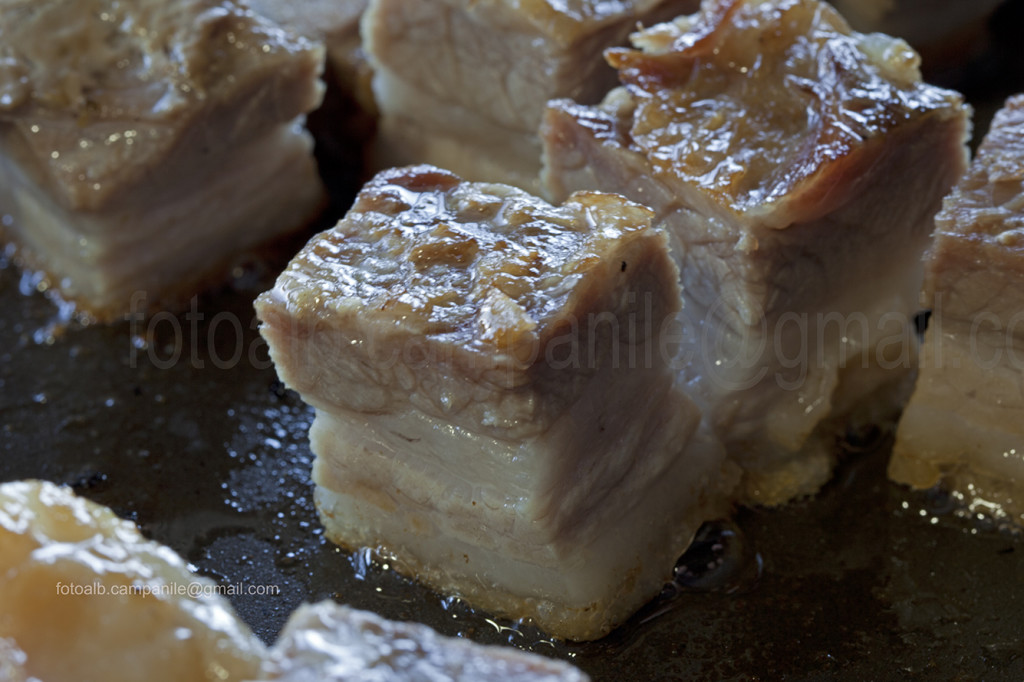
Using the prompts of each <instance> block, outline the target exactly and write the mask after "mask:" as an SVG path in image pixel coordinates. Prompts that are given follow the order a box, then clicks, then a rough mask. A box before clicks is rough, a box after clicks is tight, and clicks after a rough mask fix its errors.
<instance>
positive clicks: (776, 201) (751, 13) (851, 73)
mask: <svg viewBox="0 0 1024 682" xmlns="http://www.w3.org/2000/svg"><path fill="white" fill-rule="evenodd" d="M633 42H634V44H635V46H636V49H632V50H629V49H618V50H611V51H609V53H608V55H607V56H608V59H609V61H610V63H612V64H613V65H614V66H615V67H616V68H617V69H618V70H619V74H620V78H621V79H622V81H623V83H624V86H623V87H622V88H618V89H616V90H613V91H612V92H610V93H609V94H608V96H607V97H606V98H605V99H604V101H603V102H602V103H601V104H600V105H599V106H585V105H580V104H578V103H575V102H572V101H569V100H558V101H554V102H552V103H551V104H550V105H549V108H548V110H547V112H546V115H545V123H544V133H543V137H544V145H545V150H544V153H545V164H546V167H545V171H544V177H545V185H546V188H547V191H548V192H549V193H550V195H551V196H552V197H553V198H554V199H559V198H561V197H564V196H566V195H567V194H568V193H569V192H572V191H576V190H581V189H592V190H600V191H608V192H619V193H622V194H624V195H625V196H627V197H629V198H631V199H633V200H634V201H638V202H642V203H644V204H645V205H647V206H649V207H651V208H652V209H653V210H654V211H655V212H656V214H657V218H656V224H658V225H660V226H663V227H664V228H665V229H666V230H667V231H668V233H669V235H670V239H671V240H672V243H673V251H674V255H675V258H676V260H677V262H678V264H679V267H680V272H681V282H682V290H683V297H684V300H685V303H684V308H683V318H682V319H683V323H684V324H685V327H686V334H685V336H686V338H687V340H686V341H685V342H684V343H683V350H682V352H681V353H680V356H679V363H678V367H679V369H680V380H681V382H683V383H685V384H686V385H687V386H688V387H689V389H690V390H691V391H692V393H693V395H694V396H695V397H696V398H697V400H698V402H700V403H701V404H702V405H704V406H705V407H706V409H707V410H709V412H710V413H711V414H712V418H713V420H714V421H715V423H716V424H717V428H718V432H719V433H720V434H721V435H722V437H723V438H724V439H725V440H726V445H727V449H728V450H730V454H731V456H732V457H734V458H735V459H736V461H737V462H738V463H739V464H740V465H741V466H742V467H743V469H744V471H745V476H744V483H743V491H742V495H743V498H744V499H745V500H747V501H749V502H757V503H762V504H776V503H781V502H785V501H786V500H789V499H791V498H793V497H795V496H798V495H804V494H810V493H813V492H815V491H816V490H817V489H818V488H819V486H821V485H822V484H823V483H824V482H825V481H826V480H827V478H828V477H829V475H830V473H831V471H832V468H833V464H834V458H835V451H836V447H835V438H836V433H837V432H840V431H844V430H845V429H846V428H847V427H848V426H849V425H850V424H851V420H853V421H856V422H861V421H867V422H874V421H878V420H879V419H881V418H882V417H885V416H886V415H887V414H888V416H889V417H890V419H891V418H892V417H894V416H895V411H896V410H897V409H898V405H899V404H900V402H901V401H902V400H905V398H906V392H907V390H909V386H908V381H907V379H908V373H910V372H911V371H912V369H913V367H914V366H915V361H914V360H913V357H914V353H915V352H916V349H915V346H914V340H913V339H914V337H913V329H912V327H913V325H912V324H911V321H912V319H913V315H914V313H915V311H916V310H917V306H918V292H919V291H920V284H921V278H922V267H921V264H920V257H921V254H922V252H923V251H924V249H925V247H926V245H927V243H928V236H929V233H930V231H931V221H932V218H933V216H934V214H935V212H936V211H937V210H938V208H939V205H940V203H941V199H942V196H943V195H944V194H945V193H946V192H947V191H948V189H949V187H950V186H951V185H952V184H953V183H954V182H955V180H956V178H957V176H958V174H959V173H960V172H961V171H962V170H963V168H964V167H965V164H966V149H965V146H964V142H965V140H966V137H967V129H968V111H967V109H966V107H965V106H964V105H963V103H962V100H961V97H960V96H959V95H957V94H956V93H953V92H949V91H946V90H941V89H938V88H934V87H931V86H928V85H925V84H923V83H921V82H920V78H919V74H918V61H917V57H916V55H915V53H914V52H913V51H912V50H911V49H910V48H909V47H907V46H906V44H905V43H903V42H902V41H899V40H895V39H891V38H888V37H886V36H883V35H878V34H873V35H861V34H858V33H855V32H851V31H850V29H849V28H848V27H847V25H846V23H845V22H844V20H843V19H842V18H841V17H840V16H839V15H838V14H837V13H836V12H835V11H834V10H833V9H831V7H829V6H828V5H826V4H824V3H821V2H817V0H771V1H769V2H755V1H753V0H751V1H743V0H713V1H709V2H706V3H705V4H704V6H703V8H702V10H701V12H700V13H698V14H695V15H692V16H686V17H681V18H678V19H676V20H675V21H673V22H670V23H666V24H662V25H659V26H655V27H652V28H650V29H649V30H646V31H643V32H640V33H638V34H636V35H634V36H633ZM869 397H870V398H869ZM854 411H857V412H859V413H861V414H859V415H856V416H855V415H854V414H853V412H854ZM855 417H856V418H855Z"/></svg>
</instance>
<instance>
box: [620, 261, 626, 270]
mask: <svg viewBox="0 0 1024 682" xmlns="http://www.w3.org/2000/svg"><path fill="white" fill-rule="evenodd" d="M625 271H626V261H622V268H621V272H625Z"/></svg>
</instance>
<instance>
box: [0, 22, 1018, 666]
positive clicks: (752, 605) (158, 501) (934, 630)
mask: <svg viewBox="0 0 1024 682" xmlns="http://www.w3.org/2000/svg"><path fill="white" fill-rule="evenodd" d="M1014 6H1015V7H1016V8H1018V9H1019V8H1020V3H1014ZM1020 14H1021V12H1019V11H1017V12H1016V14H1012V15H1011V16H1015V17H1018V18H1019V16H1020ZM1011 34H1012V35H1013V36H1016V35H1017V34H1016V33H1015V32H1011ZM1000 45H1001V43H997V44H996V48H997V49H994V50H991V51H989V52H988V53H987V54H988V56H987V57H986V58H985V59H983V60H982V61H980V62H978V63H977V64H975V65H973V66H972V67H971V69H970V70H967V71H965V72H963V73H960V74H959V77H960V78H962V79H966V80H963V83H962V86H963V89H964V90H965V91H966V92H967V93H968V95H969V96H971V97H972V98H973V99H974V101H975V103H976V104H978V105H979V107H978V108H979V112H980V115H979V117H978V121H979V123H978V128H979V129H980V130H981V131H983V130H984V128H985V127H986V125H987V124H986V123H985V121H986V120H987V116H988V115H990V114H989V113H987V112H991V110H992V103H993V102H997V101H1000V100H1001V98H1002V97H1003V96H1005V95H1006V94H1008V93H1009V92H1010V91H1013V90H1024V78H1022V77H1021V76H1022V74H1024V68H1022V66H1021V61H1022V60H1021V57H1020V53H1019V51H1017V50H1016V47H1014V48H1013V50H1010V51H1009V52H1006V51H1005V50H1003V51H1000V49H1001V48H999V46H1000ZM1014 45H1015V43H1014ZM1006 59H1015V60H1017V61H1015V62H1013V64H1011V66H1014V65H1015V66H1014V69H1016V70H1010V71H1007V68H1008V67H1007V65H1006V61H1005V60H1006ZM986 60H987V61H986ZM1007 73H1010V74H1011V75H1013V76H1014V78H1017V79H1018V80H1016V81H1013V82H1012V83H1010V84H1009V85H1007V82H1006V77H1005V76H1006V74H1007ZM1018 86H1019V87H1018ZM972 88H973V90H972ZM338 196H340V197H342V199H341V200H340V201H341V202H343V201H344V198H343V197H344V196H346V195H345V191H344V190H341V191H338V192H336V197H338ZM279 255H280V259H279V261H283V260H284V259H286V258H287V256H288V254H287V253H281V254H279ZM0 265H2V266H0V481H7V480H15V479H22V478H44V479H48V480H51V481H55V482H58V483H62V484H67V485H70V486H72V487H73V488H74V489H75V490H76V491H78V492H79V493H80V494H82V495H84V496H86V497H89V498H91V499H93V500H96V501H98V502H100V503H103V504H106V505H109V506H110V507H112V508H113V509H114V510H115V511H116V512H117V513H118V514H119V515H121V516H123V517H125V518H128V519H131V520H133V521H135V522H136V523H137V524H139V526H140V527H141V528H142V530H143V531H144V532H145V534H146V535H148V536H149V537H151V538H154V539H156V540H158V541H160V542H163V543H166V544H167V545H169V546H171V547H172V548H173V549H175V550H176V551H178V552H179V553H180V554H182V555H183V556H185V557H186V558H187V559H188V561H189V562H190V563H191V564H192V565H193V566H194V567H195V568H196V570H197V571H198V572H200V573H203V574H205V575H209V576H211V577H213V578H214V579H216V580H218V581H220V582H222V583H223V584H225V585H242V584H245V585H254V586H273V588H274V589H273V590H272V591H273V592H274V594H263V595H244V594H232V596H231V597H230V598H231V599H232V601H233V603H234V605H235V607H236V608H237V610H238V612H239V613H240V614H241V616H242V618H244V619H245V620H246V621H247V622H248V623H249V624H250V625H251V626H252V628H253V630H254V631H255V632H256V633H257V634H258V635H259V636H260V637H261V638H262V639H264V640H266V641H268V642H269V641H272V640H273V639H274V638H275V637H276V635H277V633H278V631H279V630H280V628H281V627H282V625H283V624H284V621H285V620H286V618H287V617H288V614H289V613H290V612H291V611H292V610H293V609H294V608H295V607H296V606H298V605H299V604H300V603H301V602H303V601H315V600H319V599H325V598H330V599H335V600H338V601H341V602H344V603H347V604H350V605H352V606H355V607H357V608H363V609H369V610H372V611H375V612H377V613H380V614H382V615H384V616H386V617H389V618H395V619H402V620H410V619H411V620H417V621H421V622H424V623H427V624H429V625H431V626H433V627H435V628H436V629H438V630H439V631H441V632H442V633H445V634H448V635H460V636H464V637H468V638H471V639H473V640H476V641H480V642H485V643H504V644H510V645H513V646H518V647H522V648H524V649H528V650H531V651H536V652H538V653H541V654H544V655H548V656H553V657H558V658H563V659H566V660H569V661H571V662H573V663H574V664H576V665H577V666H579V667H580V668H582V669H583V670H584V671H586V672H588V673H589V674H590V675H591V676H592V677H593V678H594V679H595V680H623V681H628V680H708V679H715V680H729V679H762V680H776V679H789V680H816V679H840V680H863V679H897V678H898V679H922V680H924V679H928V680H930V679H957V680H987V679H1024V538H1022V537H1021V536H1020V535H1014V534H1011V533H1009V532H1007V531H1005V530H999V529H997V528H992V527H989V526H987V525H986V524H985V523H984V522H982V521H979V520H978V519H976V518H966V517H965V516H964V515H963V514H958V513H956V507H955V505H953V504H951V503H950V500H949V499H948V498H946V497H945V496H943V495H941V494H939V493H936V492H927V493H924V492H922V493H917V492H911V491H908V490H906V489H904V488H901V487H899V486H896V485H893V484H891V483H889V482H888V481H887V480H886V478H885V462H886V459H887V457H888V449H889V446H890V443H889V442H888V441H885V440H884V439H883V440H882V441H881V442H879V443H876V444H874V445H873V446H872V447H870V448H867V450H866V451H865V452H861V453H857V454H853V455H850V456H847V457H845V458H844V461H843V462H842V464H841V466H840V469H839V471H838V472H837V475H836V477H835V480H834V481H833V482H832V483H831V484H830V485H829V486H827V487H826V489H825V490H823V491H822V492H821V494H819V495H817V496H816V497H815V498H813V499H810V500H805V501H801V502H797V503H794V504H791V505H788V506H786V507H784V508H781V509H775V510H764V509H746V510H741V511H739V512H738V513H737V515H736V516H735V518H734V519H733V520H732V521H730V522H723V523H720V524H716V525H714V526H710V527H708V528H706V529H705V532H703V533H702V535H701V537H700V538H699V542H697V543H695V545H694V547H693V548H692V549H691V551H690V552H689V553H688V554H687V556H686V557H684V559H683V560H682V561H681V562H680V565H679V566H678V567H677V571H676V575H675V580H673V581H667V582H666V585H665V589H664V591H663V593H662V595H661V597H659V598H658V599H656V600H655V601H654V602H652V603H651V604H649V605H648V606H646V607H645V608H644V609H642V610H641V612H640V613H638V614H637V615H636V616H635V617H634V618H633V619H632V620H631V621H630V622H629V623H627V624H626V625H625V626H624V627H622V628H620V629H619V630H617V631H616V632H614V633H612V634H611V635H610V636H609V637H607V638H605V639H603V640H601V641H597V642H592V643H585V644H578V643H567V642H560V641H552V640H551V639H550V638H548V637H546V636H545V635H544V634H543V633H541V632H538V631H536V630H534V629H532V628H530V627H528V626H524V625H521V624H517V623H512V622H505V621H501V620H499V619H494V618H491V617H489V616H488V615H487V614H483V613H477V612H474V611H473V610H471V609H469V608H468V607H466V606H465V605H464V604H462V603H461V602H459V601H458V600H456V599H452V598H448V597H444V596H442V595H438V594H436V593H433V592H431V591H429V590H427V589H425V588H423V587H421V586H419V585H417V584H415V583H412V582H410V581H408V580H406V579H404V578H402V577H400V576H398V575H397V574H395V573H394V572H393V571H392V570H390V569H389V567H388V566H387V564H386V563H382V562H381V561H377V560H375V559H374V557H372V556H371V555H369V554H368V553H366V552H356V553H351V552H346V551H342V550H340V549H338V548H337V547H335V546H334V545H332V544H331V543H330V542H328V541H326V540H325V539H324V537H323V533H322V527H321V525H320V523H319V521H318V519H317V516H316V511H315V509H314V506H313V503H312V496H311V492H312V490H311V484H310V481H309V471H310V466H311V462H312V455H311V453H310V451H309V445H308V442H307V440H306V431H307V429H308V427H309V424H310V421H311V419H312V414H311V410H310V409H309V408H308V407H306V406H305V405H304V404H303V403H302V402H301V401H300V400H299V399H298V397H297V396H296V395H295V394H294V393H292V392H290V391H288V390H285V389H284V387H283V386H282V385H281V384H280V382H279V381H278V380H277V377H276V375H275V373H274V370H273V367H272V366H271V364H270V362H269V359H268V357H267V352H266V345H265V344H264V342H263V341H262V340H261V338H260V337H259V334H258V333H257V331H256V325H255V322H254V319H253V312H252V299H253V298H254V297H255V295H256V294H257V293H259V292H260V291H262V290H263V289H264V288H266V287H267V286H269V284H270V282H271V281H272V279H273V274H274V272H275V268H276V267H279V266H280V262H278V263H277V264H276V265H271V266H268V267H263V268H259V267H254V268H242V269H240V270H239V271H238V272H237V273H236V274H237V277H236V278H235V279H234V280H233V281H232V282H231V283H230V284H229V285H227V286H225V287H223V288H221V289H220V290H218V291H215V292H210V293H207V294H205V295H203V296H201V297H198V298H196V299H194V300H193V301H191V304H190V305H189V306H188V308H187V309H186V310H183V311H181V312H179V313H176V314H159V315H157V316H155V317H152V318H149V319H147V320H137V319H132V318H126V319H125V320H123V321H121V322H118V323H114V324H111V325H88V326H81V325H78V324H76V323H74V322H71V323H69V322H68V315H67V310H61V309H59V308H58V307H57V306H55V305H54V304H53V303H52V302H51V301H50V300H49V299H48V298H47V297H46V296H45V295H44V294H43V293H41V292H38V291H36V289H37V287H38V282H37V281H35V280H33V279H32V278H31V277H25V276H23V275H21V274H20V273H19V272H18V271H17V270H16V268H14V267H13V266H12V265H10V264H8V263H7V262H6V261H4V262H3V263H2V264H0ZM669 577H670V576H667V578H669Z"/></svg>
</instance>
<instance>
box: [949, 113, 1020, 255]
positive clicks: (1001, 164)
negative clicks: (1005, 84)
mask: <svg viewBox="0 0 1024 682" xmlns="http://www.w3.org/2000/svg"><path fill="white" fill-rule="evenodd" d="M935 222H936V228H937V231H938V232H939V233H940V234H941V233H950V234H952V235H962V236H965V237H968V238H970V239H980V240H985V241H987V242H989V243H990V244H991V245H992V246H993V247H996V248H998V249H1001V250H1012V251H1016V252H1024V95H1018V96H1016V97H1011V98H1010V99H1009V100H1007V102H1006V105H1005V106H1004V107H1003V108H1002V109H1001V110H1000V111H999V112H998V113H997V114H996V116H995V118H994V119H993V121H992V126H991V128H989V131H988V133H987V134H986V135H985V139H984V140H983V141H982V143H981V146H979V147H978V154H977V156H976V157H975V159H974V162H973V163H972V164H971V168H970V170H969V171H968V172H967V174H966V175H965V176H964V178H963V180H961V181H960V184H959V185H957V187H956V188H955V189H954V190H953V192H952V193H951V194H950V195H949V196H948V197H947V198H946V202H945V205H944V206H943V209H942V211H941V212H940V213H939V215H938V216H937V217H936V219H935Z"/></svg>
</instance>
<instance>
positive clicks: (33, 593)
mask: <svg viewBox="0 0 1024 682" xmlns="http://www.w3.org/2000/svg"><path fill="white" fill-rule="evenodd" d="M265 656H266V650H265V648H264V646H263V645H262V643H260V641H259V640H258V639H256V637H255V636H254V635H253V634H252V633H251V632H250V631H249V628H248V627H246V625H245V624H244V623H242V622H241V621H240V620H239V619H238V617H237V616H236V615H235V613H234V611H233V609H232V608H231V605H230V604H229V603H228V601H227V599H225V598H224V597H223V596H221V595H220V594H218V593H217V585H216V584H215V583H214V582H213V581H212V580H210V579H209V578H203V577H200V576H197V575H195V574H193V573H192V572H191V571H190V570H189V568H188V566H187V564H186V563H185V562H184V561H183V560H182V559H181V558H180V557H178V555H176V554H175V553H174V552H172V551H171V550H170V549H168V548H167V547H164V546H162V545H159V544H157V543H155V542H152V541H150V540H146V539H145V538H143V537H142V535H141V534H140V533H139V531H138V530H137V529H136V528H135V526H134V525H133V524H131V523H130V522H128V521H123V520H121V519H119V518H117V517H116V516H115V515H114V513H113V512H112V511H111V510H110V509H107V508H106V507H103V506H101V505H98V504H95V503H93V502H89V501H88V500H85V499H83V498H80V497H77V496H76V495H75V494H74V493H72V492H71V490H70V489H68V488H60V487H58V486H56V485H53V484H52V483H45V482H40V481H17V482H12V483H4V484H3V485H0V679H3V680H4V681H5V682H19V681H21V680H24V681H25V682H32V681H33V680H35V681H36V682H38V681H39V680H45V681H46V682H101V681H102V682H129V681H130V680H138V679H146V680H152V681H153V682H181V681H182V680H194V681H195V682H242V681H243V680H252V679H255V678H256V676H257V675H258V674H259V672H260V670H261V668H262V665H263V662H264V657H265Z"/></svg>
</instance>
